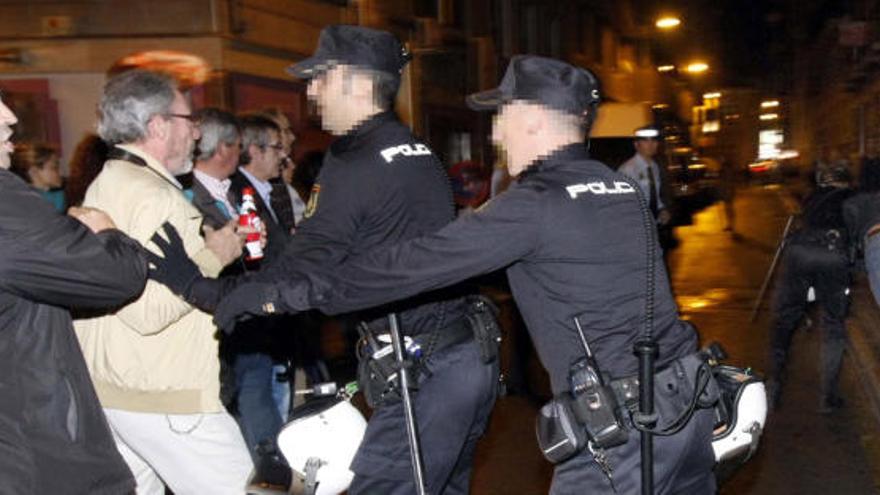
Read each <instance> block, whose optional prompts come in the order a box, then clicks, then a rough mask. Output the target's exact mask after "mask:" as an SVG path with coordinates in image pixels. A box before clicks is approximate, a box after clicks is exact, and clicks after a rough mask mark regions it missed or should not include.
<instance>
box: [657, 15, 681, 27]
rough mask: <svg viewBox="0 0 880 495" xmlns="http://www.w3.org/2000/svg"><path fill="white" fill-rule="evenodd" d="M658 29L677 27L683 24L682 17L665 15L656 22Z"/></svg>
mask: <svg viewBox="0 0 880 495" xmlns="http://www.w3.org/2000/svg"><path fill="white" fill-rule="evenodd" d="M654 25H655V26H657V28H658V29H675V28H677V27H678V26H680V25H681V19H679V18H678V17H675V16H671V15H668V16H663V17H661V18H659V19H657V22H655V23H654Z"/></svg>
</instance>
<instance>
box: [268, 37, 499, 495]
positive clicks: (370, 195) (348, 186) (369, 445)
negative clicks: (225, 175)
mask: <svg viewBox="0 0 880 495" xmlns="http://www.w3.org/2000/svg"><path fill="white" fill-rule="evenodd" d="M407 60H408V55H407V53H406V52H405V50H404V48H403V46H402V45H401V44H400V42H399V41H398V40H397V38H395V37H394V36H393V35H392V34H390V33H387V32H384V31H377V30H374V29H369V28H364V27H358V26H343V25H336V26H329V27H327V28H325V29H324V30H323V31H322V32H321V35H320V39H319V42H318V48H317V50H316V52H315V54H314V55H313V56H312V57H310V58H308V59H305V60H303V61H302V62H300V63H297V64H295V65H293V66H292V67H291V68H290V72H291V73H292V74H293V75H295V76H298V77H301V78H305V79H308V81H309V84H308V97H309V99H310V100H311V101H312V102H313V103H315V104H316V106H317V109H318V113H319V115H320V117H321V122H322V126H323V127H324V129H325V130H327V131H328V132H330V133H331V134H334V135H336V136H338V139H337V140H336V141H335V142H334V143H333V144H332V145H331V146H330V148H329V150H328V152H327V153H326V155H325V159H324V165H323V167H322V170H321V173H320V175H319V177H318V180H317V183H316V184H315V186H314V188H313V192H312V195H311V198H310V200H309V204H308V207H307V210H306V213H305V220H303V221H302V223H301V224H300V225H299V228H298V229H297V232H296V235H295V236H294V237H293V239H292V241H291V242H290V246H289V248H288V249H287V251H286V252H285V253H284V254H283V255H282V257H281V258H282V259H281V260H280V262H279V263H277V264H275V265H273V266H270V267H268V268H267V269H265V270H263V272H264V273H262V275H261V276H262V277H263V278H264V279H266V280H288V279H290V278H291V277H293V276H294V275H296V274H298V273H302V272H307V271H310V270H316V269H322V268H323V269H325V270H326V269H332V268H333V267H335V266H338V265H339V264H341V263H343V262H344V261H345V260H347V259H350V258H352V257H354V256H357V255H359V254H361V253H365V252H368V251H370V250H372V249H375V248H377V247H381V246H388V245H391V244H393V243H396V242H400V241H403V240H406V239H410V238H413V237H417V236H420V235H423V234H427V233H430V232H433V231H436V230H438V229H439V228H441V227H443V226H444V225H446V224H447V223H449V222H450V221H451V220H452V219H453V218H454V214H455V212H454V207H453V202H452V193H451V190H450V187H449V183H448V179H447V178H446V175H445V172H444V169H443V167H442V165H441V164H440V162H439V161H438V159H437V157H436V156H435V155H434V154H433V153H432V152H431V150H430V149H429V148H428V147H427V146H426V145H425V144H424V143H422V142H421V141H420V140H419V139H417V138H416V137H415V136H413V134H412V133H411V131H410V130H409V128H407V127H406V126H404V125H403V124H401V123H400V121H398V119H397V118H396V116H395V115H394V113H393V112H392V105H393V102H394V99H395V96H396V93H397V89H398V86H399V83H400V76H401V71H402V69H403V67H404V65H405V64H406V62H407ZM453 296H454V297H453ZM468 307H469V306H468V304H467V303H466V301H465V300H464V299H463V298H462V297H459V295H458V294H457V293H433V294H429V295H425V296H422V297H419V298H414V299H409V300H406V301H402V302H399V303H397V304H395V305H394V306H384V307H376V308H371V309H369V310H367V311H364V312H362V313H361V314H360V315H359V316H360V317H361V318H362V319H363V320H364V321H365V322H366V323H367V326H368V329H366V330H365V331H366V332H370V335H371V337H374V336H375V337H378V336H379V334H382V333H385V332H387V329H386V328H387V327H386V325H387V318H386V315H387V314H388V313H389V312H391V311H394V312H397V313H398V314H399V318H400V325H401V331H402V333H403V334H404V335H406V336H408V337H409V338H411V339H413V341H414V342H415V343H416V345H419V346H420V347H421V349H420V351H419V352H420V354H421V359H420V361H419V365H418V366H417V367H416V368H415V370H414V372H415V373H416V375H417V379H418V382H419V387H418V390H417V391H416V392H415V393H414V398H415V399H414V405H415V415H416V417H417V418H418V422H419V426H420V428H419V435H420V439H421V441H422V444H423V447H424V452H423V458H424V464H425V467H426V473H425V477H426V484H427V488H428V491H429V492H430V493H432V494H443V493H446V494H459V493H466V492H467V490H468V486H469V484H470V473H471V465H472V458H473V453H474V448H475V446H476V442H477V440H478V439H479V437H480V436H481V435H482V434H483V432H484V430H485V428H486V425H487V423H488V417H489V413H490V412H491V409H492V406H493V405H494V402H495V396H496V388H497V377H498V369H497V364H494V363H493V364H484V363H483V361H482V360H481V358H480V355H479V352H478V349H477V347H476V345H474V341H473V338H472V332H471V331H470V328H469V327H468V324H467V318H466V317H467V314H468ZM362 308H363V307H362ZM334 313H335V312H334ZM377 341H378V340H377ZM365 373H368V372H366V371H365ZM362 381H363V380H362ZM383 381H384V380H383ZM381 395H382V393H381V392H378V393H375V394H373V395H372V396H371V397H370V400H371V402H373V405H374V407H375V409H374V411H373V415H372V417H371V418H370V422H369V426H368V427H367V432H366V436H365V437H364V440H363V443H362V444H361V448H360V450H359V451H358V454H357V456H356V457H355V459H354V462H353V464H352V466H351V467H352V470H353V471H354V472H355V479H354V481H353V483H352V485H351V487H350V489H349V493H352V494H378V493H381V494H386V495H396V494H400V495H403V494H406V495H410V494H412V493H414V492H415V489H414V487H413V481H412V468H411V462H410V457H409V450H408V447H407V436H406V429H405V423H404V415H403V410H402V405H401V402H400V401H399V400H395V399H393V398H390V397H382V396H381Z"/></svg>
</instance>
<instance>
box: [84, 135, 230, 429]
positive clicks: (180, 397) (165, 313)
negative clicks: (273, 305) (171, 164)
mask: <svg viewBox="0 0 880 495" xmlns="http://www.w3.org/2000/svg"><path fill="white" fill-rule="evenodd" d="M119 147H120V148H123V149H125V150H127V151H129V152H131V153H133V154H136V155H138V156H140V157H142V158H143V159H144V160H145V161H146V163H147V165H148V167H144V166H142V165H137V164H134V163H130V162H126V161H121V160H109V161H108V162H107V163H105V164H104V168H103V170H102V171H101V173H100V174H99V175H98V177H97V178H96V179H95V181H94V182H93V183H92V185H91V186H90V187H89V189H88V192H87V193H86V197H85V201H84V206H90V207H94V208H100V209H102V210H104V211H106V212H107V213H108V214H109V215H110V217H111V218H112V219H113V222H115V223H116V226H117V227H118V228H119V229H120V230H122V231H123V232H125V233H126V234H128V235H129V236H131V237H133V238H134V239H135V240H137V241H138V242H140V243H141V244H143V245H147V244H148V242H149V239H150V237H152V235H153V233H155V232H156V231H157V230H159V229H160V226H161V225H162V223H164V222H165V221H166V220H167V221H170V222H171V224H172V225H174V226H175V227H176V228H177V231H178V232H179V233H180V236H181V238H182V239H183V241H184V245H185V247H186V251H187V252H188V253H189V254H190V256H191V257H192V259H193V260H194V261H195V262H196V263H197V264H198V265H199V267H200V268H201V270H202V272H203V273H204V274H205V275H206V276H209V277H216V276H217V274H218V273H220V270H221V269H222V268H223V267H222V266H221V264H220V260H219V259H218V258H217V257H216V256H215V255H214V253H212V252H211V251H209V250H208V249H206V248H205V244H204V240H203V239H202V237H201V236H200V235H199V229H200V226H201V223H202V215H201V214H200V213H199V212H198V210H196V208H195V207H193V206H192V205H191V204H190V203H189V201H188V200H187V199H186V197H185V196H184V195H183V193H182V191H181V188H180V185H179V184H178V183H177V181H176V180H175V179H174V178H173V177H172V176H171V175H170V174H169V173H168V171H167V170H166V169H165V168H164V167H163V166H162V165H161V164H159V163H158V162H157V161H156V160H154V159H153V158H152V157H150V156H149V155H147V154H146V153H145V152H143V151H141V150H140V149H138V148H137V147H135V146H131V145H127V146H119ZM149 248H150V249H151V250H153V251H156V252H158V250H157V248H156V247H155V246H154V245H152V243H150V244H149ZM75 328H76V333H77V336H78V337H79V341H80V344H81V346H82V351H83V354H84V355H85V358H86V362H87V364H88V366H89V371H90V372H91V375H92V380H93V381H94V383H95V389H96V390H97V392H98V398H99V399H100V400H101V405H102V406H104V407H107V408H113V409H122V410H126V411H136V412H158V413H171V414H190V413H199V412H219V411H221V410H222V407H223V406H222V404H221V403H220V398H219V395H220V383H219V374H220V365H219V360H218V356H217V339H216V337H215V333H216V328H215V327H214V324H213V322H212V320H211V316H210V315H208V314H206V313H203V312H201V311H199V310H197V309H195V308H193V307H192V306H190V305H188V304H187V303H186V302H184V301H183V300H182V299H180V298H179V297H177V296H175V295H174V294H172V293H171V291H169V290H168V289H167V288H166V287H165V286H163V285H160V284H158V283H156V282H153V281H152V280H151V281H148V282H147V286H146V288H145V289H144V292H143V294H141V296H140V297H139V298H138V299H136V300H135V301H133V302H131V303H130V304H128V305H126V306H124V307H122V308H121V309H119V310H118V311H116V312H115V313H113V314H109V315H106V316H101V317H97V318H91V319H85V320H79V321H77V322H76V323H75Z"/></svg>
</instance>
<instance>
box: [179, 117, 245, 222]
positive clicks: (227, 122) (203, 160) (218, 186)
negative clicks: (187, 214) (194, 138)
mask: <svg viewBox="0 0 880 495" xmlns="http://www.w3.org/2000/svg"><path fill="white" fill-rule="evenodd" d="M193 115H194V118H195V119H196V120H197V121H198V122H199V133H200V135H201V136H200V138H199V141H198V144H197V146H196V153H195V165H194V166H193V182H192V189H191V191H192V195H193V198H192V202H193V206H195V207H196V208H198V210H199V211H200V212H202V215H204V217H205V225H209V226H211V227H212V228H213V229H215V230H216V229H221V228H223V227H225V226H226V224H227V223H229V221H230V220H233V219H235V218H236V217H237V215H238V212H237V211H236V207H235V199H234V197H233V195H232V192H231V191H230V190H229V186H230V185H231V183H232V181H231V180H230V179H229V177H231V176H232V174H234V173H235V170H236V168H237V167H238V155H239V151H240V148H241V136H239V131H238V121H237V120H236V118H235V115H232V114H231V113H229V112H226V111H224V110H220V109H219V108H203V109H201V110H198V111H196V112H195V113H194V114H193Z"/></svg>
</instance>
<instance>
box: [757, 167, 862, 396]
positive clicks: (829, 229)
mask: <svg viewBox="0 0 880 495" xmlns="http://www.w3.org/2000/svg"><path fill="white" fill-rule="evenodd" d="M851 195H852V190H851V189H850V188H849V170H848V168H847V167H846V166H845V165H833V166H829V167H823V168H820V169H819V170H817V172H816V189H815V191H813V193H812V194H810V196H808V197H807V199H806V200H805V201H804V204H803V206H802V209H801V215H800V226H799V227H798V229H797V230H795V231H794V233H793V234H791V236H790V238H789V239H788V245H787V248H786V251H785V256H784V258H783V262H782V263H783V264H782V267H783V268H782V269H783V271H782V278H781V279H780V281H779V284H778V285H777V290H776V300H775V318H776V321H775V323H774V328H773V337H772V340H771V344H770V357H771V365H772V370H771V377H772V378H771V380H770V382H769V383H768V386H767V389H768V396H769V397H768V398H769V401H770V405H771V406H777V405H778V403H779V399H780V397H781V395H782V387H783V383H784V382H785V365H786V362H787V360H788V352H789V347H790V346H791V339H792V336H793V335H794V331H795V329H796V328H797V326H798V324H799V323H800V321H801V318H803V316H804V312H805V310H806V306H807V293H808V291H809V289H810V287H812V288H813V289H814V291H815V295H816V301H817V302H818V304H819V305H820V306H821V307H822V349H821V390H820V393H821V396H820V404H819V410H820V412H823V413H829V412H832V411H833V410H834V409H837V408H839V407H841V406H842V405H843V399H842V398H841V396H840V390H839V386H838V375H839V374H840V365H841V363H842V361H843V353H844V351H845V350H846V324H845V320H846V315H847V309H848V307H849V298H848V296H847V293H848V290H847V288H848V287H849V282H850V276H849V264H850V262H849V246H850V243H849V236H848V232H847V228H846V223H845V221H844V215H843V204H844V202H845V201H846V199H847V198H849V197H850V196H851Z"/></svg>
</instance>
